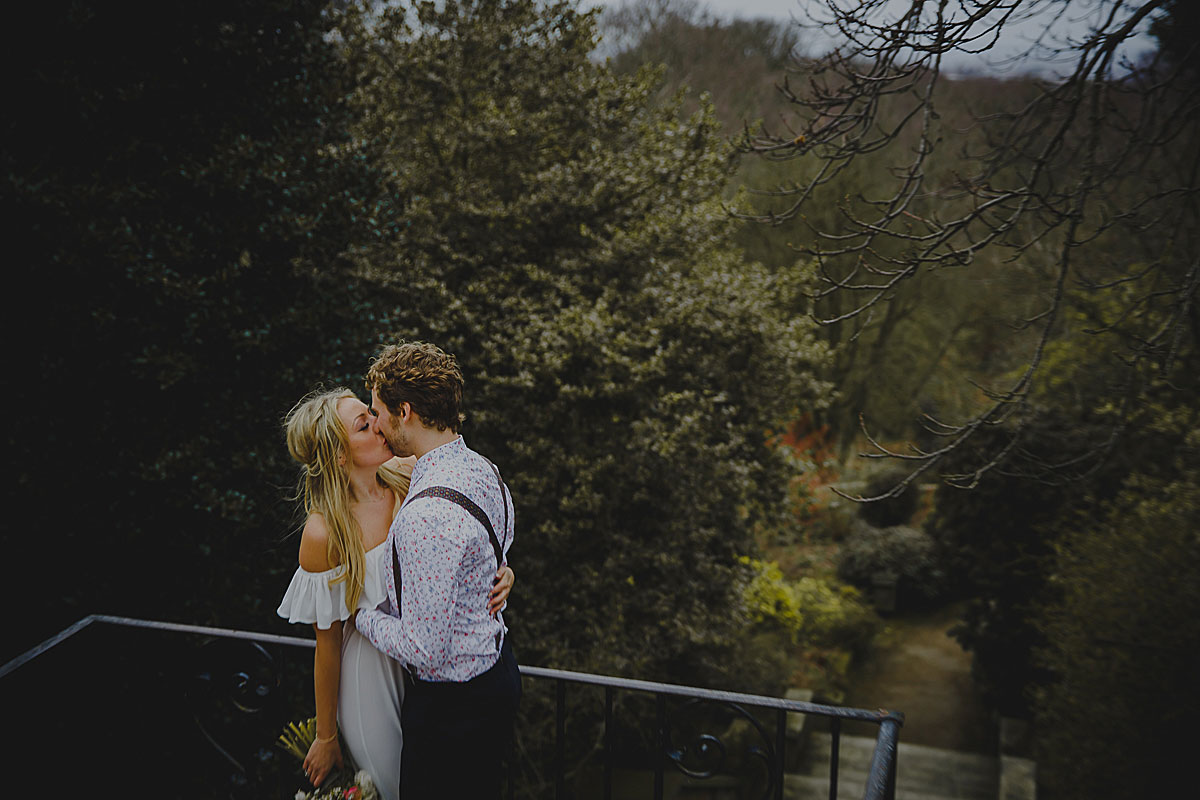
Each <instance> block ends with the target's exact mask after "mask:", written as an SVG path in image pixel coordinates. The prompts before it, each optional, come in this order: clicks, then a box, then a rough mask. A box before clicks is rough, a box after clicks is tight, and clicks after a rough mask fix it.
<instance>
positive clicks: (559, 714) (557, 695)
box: [554, 679, 567, 800]
mask: <svg viewBox="0 0 1200 800" xmlns="http://www.w3.org/2000/svg"><path fill="white" fill-rule="evenodd" d="M554 706H555V713H554V796H555V797H556V798H558V800H564V798H565V797H566V796H567V774H566V773H567V682H566V681H564V680H561V679H559V680H557V681H555V682H554Z"/></svg>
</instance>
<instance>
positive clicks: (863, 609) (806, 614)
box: [742, 558, 881, 654]
mask: <svg viewBox="0 0 1200 800" xmlns="http://www.w3.org/2000/svg"><path fill="white" fill-rule="evenodd" d="M742 563H744V564H747V565H749V566H750V567H751V569H752V570H754V575H753V578H752V579H751V580H750V583H749V584H748V585H747V588H746V595H745V597H746V607H747V610H748V611H749V614H750V619H751V620H752V621H753V622H754V623H755V624H756V625H761V626H766V627H772V626H778V627H781V628H783V629H785V630H787V631H788V632H789V634H790V635H791V638H792V641H793V642H794V643H796V644H801V645H805V646H812V647H833V648H840V649H844V650H846V651H848V652H850V653H851V654H859V653H862V652H863V651H865V650H866V649H867V648H868V647H869V646H870V644H871V642H872V641H873V640H874V638H875V634H876V633H878V632H879V629H880V625H881V623H880V619H879V617H878V616H876V614H875V612H874V611H872V610H871V608H870V607H869V606H868V605H867V604H866V603H864V602H863V601H862V599H861V594H860V593H859V591H858V590H857V589H855V588H854V587H853V586H847V585H845V584H841V583H838V582H836V581H830V580H823V579H820V578H811V577H803V578H800V579H799V580H796V581H791V580H788V579H787V578H785V577H784V576H783V573H782V571H781V570H780V569H779V565H778V564H776V563H775V562H773V561H770V562H762V561H758V560H755V559H750V558H743V559H742Z"/></svg>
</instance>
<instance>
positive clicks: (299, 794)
mask: <svg viewBox="0 0 1200 800" xmlns="http://www.w3.org/2000/svg"><path fill="white" fill-rule="evenodd" d="M294 800H308V795H306V794H305V793H304V790H303V789H297V790H296V797H295V798H294Z"/></svg>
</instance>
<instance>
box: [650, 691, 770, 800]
mask: <svg viewBox="0 0 1200 800" xmlns="http://www.w3.org/2000/svg"><path fill="white" fill-rule="evenodd" d="M714 712H715V713H714ZM689 715H692V716H694V717H695V721H694V722H692V724H688V719H687V717H688V716H689ZM710 725H724V728H723V729H721V735H720V736H718V735H714V734H713V733H709V732H700V730H699V726H705V727H706V726H710ZM677 734H678V735H677ZM677 742H679V744H676V743H677ZM664 744H665V746H666V756H667V758H668V759H669V760H670V762H671V763H672V764H673V765H674V767H675V769H677V770H678V771H679V772H681V773H683V774H684V775H687V776H688V777H691V778H697V779H702V780H703V779H708V778H712V777H715V776H716V775H719V774H735V773H741V774H743V775H746V776H747V777H751V775H750V773H752V772H755V771H756V770H752V769H750V768H749V765H750V764H754V765H757V766H758V767H760V768H761V769H762V771H763V772H762V775H761V778H762V779H763V780H762V784H761V785H763V786H764V788H763V791H762V794H761V797H763V798H764V799H765V798H769V797H771V796H772V794H773V793H774V791H775V779H776V775H777V774H778V772H777V769H776V767H777V763H776V759H777V758H778V754H777V753H776V752H775V746H774V745H773V744H772V741H771V736H770V735H769V734H768V733H767V730H766V728H765V727H764V726H763V724H762V723H761V722H760V721H759V720H758V719H757V718H756V717H755V716H754V715H753V714H751V713H750V712H749V711H747V710H746V709H745V708H743V707H742V706H740V705H737V704H736V703H731V702H728V701H725V700H711V699H695V700H689V701H687V702H686V703H683V704H682V705H680V706H678V707H676V708H675V709H674V710H671V711H669V712H668V715H667V725H666V731H665V741H664Z"/></svg>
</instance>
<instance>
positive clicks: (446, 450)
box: [409, 435, 467, 485]
mask: <svg viewBox="0 0 1200 800" xmlns="http://www.w3.org/2000/svg"><path fill="white" fill-rule="evenodd" d="M466 450H467V443H466V442H464V441H463V437H462V436H461V435H459V437H458V438H457V439H455V440H453V441H450V442H446V443H445V444H442V445H438V446H437V447H435V448H433V449H432V450H430V451H429V452H428V453H426V454H425V455H423V456H421V457H420V458H418V459H417V463H416V464H415V465H414V466H413V471H412V476H411V477H410V478H409V485H415V484H416V482H417V481H419V480H420V479H421V477H422V476H423V475H424V474H425V473H426V472H427V471H429V470H430V469H433V468H434V467H436V466H437V465H438V464H444V463H446V462H447V461H451V460H453V459H456V458H459V457H460V456H461V455H462V454H463V453H465V452H466Z"/></svg>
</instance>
